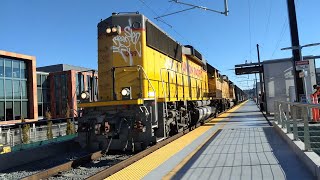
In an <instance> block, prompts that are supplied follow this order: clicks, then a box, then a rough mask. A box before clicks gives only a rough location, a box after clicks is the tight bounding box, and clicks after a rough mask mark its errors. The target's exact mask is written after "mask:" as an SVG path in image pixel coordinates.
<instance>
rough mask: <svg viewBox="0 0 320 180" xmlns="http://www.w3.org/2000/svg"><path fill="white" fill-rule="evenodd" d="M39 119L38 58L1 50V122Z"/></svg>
mask: <svg viewBox="0 0 320 180" xmlns="http://www.w3.org/2000/svg"><path fill="white" fill-rule="evenodd" d="M22 116H23V118H25V119H29V120H34V119H38V108H37V90H36V58H35V57H34V56H28V55H23V54H18V53H12V52H7V51H2V50H0V122H2V121H6V122H9V121H10V123H15V122H20V120H21V117H22Z"/></svg>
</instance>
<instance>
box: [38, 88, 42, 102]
mask: <svg viewBox="0 0 320 180" xmlns="http://www.w3.org/2000/svg"><path fill="white" fill-rule="evenodd" d="M37 94H38V102H42V100H43V99H42V89H41V88H37Z"/></svg>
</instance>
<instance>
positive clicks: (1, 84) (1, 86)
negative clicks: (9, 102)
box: [0, 79, 4, 99]
mask: <svg viewBox="0 0 320 180" xmlns="http://www.w3.org/2000/svg"><path fill="white" fill-rule="evenodd" d="M0 99H4V80H3V79H0Z"/></svg>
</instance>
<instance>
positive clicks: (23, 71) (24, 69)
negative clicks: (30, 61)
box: [20, 61, 28, 79]
mask: <svg viewBox="0 0 320 180" xmlns="http://www.w3.org/2000/svg"><path fill="white" fill-rule="evenodd" d="M20 65H21V79H27V78H28V76H27V64H26V63H25V62H24V61H21V62H20Z"/></svg>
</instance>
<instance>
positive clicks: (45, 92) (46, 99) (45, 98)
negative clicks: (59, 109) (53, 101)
mask: <svg viewBox="0 0 320 180" xmlns="http://www.w3.org/2000/svg"><path fill="white" fill-rule="evenodd" d="M49 93H50V92H49V89H42V98H43V102H44V103H46V102H49V101H50V99H49Z"/></svg>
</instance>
